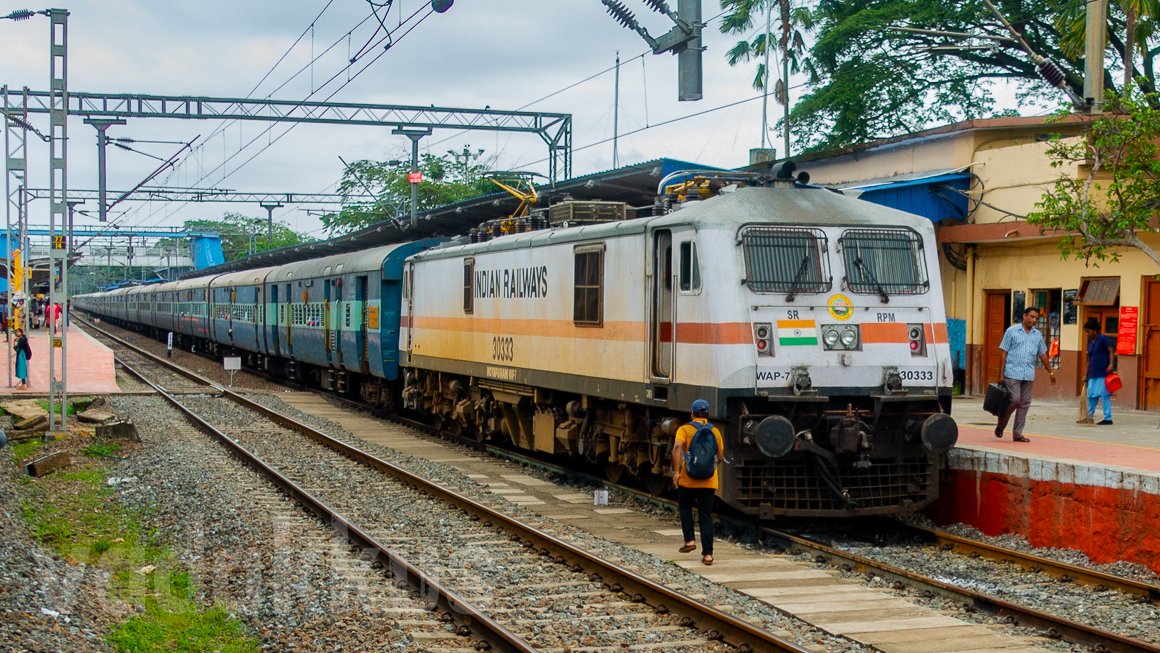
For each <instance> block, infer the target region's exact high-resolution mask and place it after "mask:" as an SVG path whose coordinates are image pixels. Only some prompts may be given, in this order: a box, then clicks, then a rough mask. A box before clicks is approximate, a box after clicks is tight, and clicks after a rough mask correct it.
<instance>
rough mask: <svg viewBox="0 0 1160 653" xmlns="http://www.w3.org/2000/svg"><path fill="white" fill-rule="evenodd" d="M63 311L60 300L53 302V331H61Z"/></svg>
mask: <svg viewBox="0 0 1160 653" xmlns="http://www.w3.org/2000/svg"><path fill="white" fill-rule="evenodd" d="M61 311H62V309H61V307H60V303H59V302H56V303H53V305H52V332H53V333H60V314H61Z"/></svg>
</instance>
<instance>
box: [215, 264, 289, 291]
mask: <svg viewBox="0 0 1160 653" xmlns="http://www.w3.org/2000/svg"><path fill="white" fill-rule="evenodd" d="M273 269H274V268H255V269H253V270H242V271H241V272H228V273H226V274H219V275H218V276H216V277H213V280H212V281H211V282H210V286H211V287H213V288H222V287H228V286H257V285H261V284H263V283H265V282H266V275H267V274H269V273H270V272H271V271H272V270H273Z"/></svg>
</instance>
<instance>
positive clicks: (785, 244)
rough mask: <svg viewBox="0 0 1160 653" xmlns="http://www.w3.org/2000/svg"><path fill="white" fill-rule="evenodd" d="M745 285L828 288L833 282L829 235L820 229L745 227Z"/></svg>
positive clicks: (772, 289) (771, 289)
mask: <svg viewBox="0 0 1160 653" xmlns="http://www.w3.org/2000/svg"><path fill="white" fill-rule="evenodd" d="M740 243H741V247H742V251H743V254H744V256H745V285H746V286H748V287H749V289H750V290H751V291H753V292H756V293H785V294H786V299H787V300H788V301H793V298H794V296H796V295H797V294H799V293H820V292H826V291H828V290H829V289H830V286H831V285H832V280H831V278H830V267H829V260H828V258H827V257H826V256H825V252H826V251H827V244H826V243H827V241H826V235H825V233H823V232H822V231H821V230H820V229H784V228H780V227H756V226H754V227H744V228H742V230H741V233H740Z"/></svg>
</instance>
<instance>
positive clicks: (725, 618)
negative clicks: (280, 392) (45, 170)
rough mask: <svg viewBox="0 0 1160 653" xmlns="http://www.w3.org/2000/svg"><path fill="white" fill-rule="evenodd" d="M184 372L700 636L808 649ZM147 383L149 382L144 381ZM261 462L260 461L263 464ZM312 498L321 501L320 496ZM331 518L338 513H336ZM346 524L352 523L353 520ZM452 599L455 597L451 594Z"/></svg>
mask: <svg viewBox="0 0 1160 653" xmlns="http://www.w3.org/2000/svg"><path fill="white" fill-rule="evenodd" d="M90 326H91V325H90ZM91 328H93V329H94V330H96V331H99V332H101V333H102V334H103V335H104V336H105V337H107V338H110V339H112V340H114V341H116V342H118V343H119V344H121V345H122V346H125V347H128V348H130V349H132V350H134V351H136V352H138V353H139V354H141V355H143V356H145V357H147V358H149V359H151V360H152V361H154V362H156V363H158V364H160V365H163V366H166V367H171V368H176V367H180V366H178V365H177V364H176V363H173V362H172V361H169V360H166V359H164V358H162V357H160V356H157V355H156V354H153V353H152V352H149V351H146V350H144V349H141V348H140V347H137V346H136V345H133V344H132V343H129V342H127V341H125V340H122V339H121V338H118V337H117V336H114V335H112V334H110V333H109V332H107V331H105V330H103V329H100V328H99V327H92V326H91ZM122 365H124V363H122ZM184 374H185V375H186V376H188V377H190V378H198V379H201V381H202V382H203V383H205V384H206V385H209V386H212V387H214V388H215V389H219V390H220V392H221V394H222V396H223V397H226V398H229V399H231V400H232V401H234V402H236V403H238V404H240V405H242V406H245V407H246V408H249V409H251V410H254V411H257V412H259V413H261V414H262V415H264V416H266V417H267V418H269V419H270V420H272V421H274V422H276V423H278V424H279V425H281V426H283V427H284V428H288V429H291V430H293V431H296V432H298V433H300V434H302V435H304V436H306V437H308V438H310V439H312V440H314V441H316V442H318V443H319V444H322V445H323V446H326V447H329V448H331V449H333V450H335V451H337V452H338V453H341V454H342V455H344V456H346V457H348V458H350V459H351V460H354V461H356V462H359V463H362V464H364V465H367V466H368V467H370V468H372V469H375V470H377V471H380V472H383V473H386V474H389V475H391V476H393V477H395V478H396V479H398V480H400V481H403V482H405V483H407V484H409V485H411V486H412V487H415V488H417V489H419V490H421V491H423V492H425V493H427V494H430V495H431V496H434V497H435V498H437V499H439V500H441V501H444V502H446V503H449V504H451V505H454V506H456V507H458V508H460V509H461V510H463V511H465V512H467V513H469V514H474V515H476V516H478V517H479V518H480V519H481V521H483V522H484V523H485V524H486V523H488V522H492V523H496V524H499V525H500V527H501V528H502V529H504V530H506V531H508V532H509V533H513V534H516V535H517V536H518V537H519V538H520V539H521V540H522V541H523V542H525V543H527V544H529V545H530V546H534V547H536V548H538V549H539V550H540V552H541V553H543V554H545V555H550V556H553V557H554V558H555V559H556V561H557V562H560V563H567V564H571V565H573V567H574V568H576V569H588V570H590V571H591V572H593V573H596V574H599V575H600V577H601V578H602V579H603V580H604V582H605V584H606V585H607V586H608V587H609V588H610V589H612V590H613V591H623V592H625V593H626V594H629V595H630V597H631V599H632V600H633V601H636V602H643V603H646V604H648V605H650V606H653V607H654V608H655V609H656V611H657V612H658V613H665V612H673V613H677V614H680V615H682V616H684V617H686V618H689V619H691V620H692V622H693V623H696V624H698V625H700V626H701V630H702V632H703V634H704V635H705V637H706V639H711V640H720V641H722V642H724V643H726V644H729V645H731V646H733V647H734V648H737V649H738V650H740V651H742V652H744V653H749V652H753V651H789V652H791V653H808V652H809V651H810V649H808V648H803V647H800V646H798V645H796V644H794V643H793V642H789V641H787V640H784V639H782V638H780V637H777V636H776V635H773V634H772V633H769V632H766V631H764V630H762V629H760V628H758V627H756V626H754V625H752V624H750V623H747V622H745V621H742V620H741V619H738V618H736V617H734V616H732V615H729V614H726V613H724V612H721V611H720V610H717V609H716V608H714V607H712V606H709V605H706V604H704V603H701V602H699V601H696V600H694V599H692V598H689V597H687V596H685V595H683V594H680V593H678V592H674V591H672V590H670V589H668V588H667V587H665V586H663V585H661V584H659V583H656V582H654V581H652V580H649V579H648V578H645V577H644V576H641V575H639V574H637V573H635V572H633V571H631V570H629V569H626V568H624V567H621V566H620V565H617V564H616V563H613V562H611V561H608V560H604V559H602V558H600V557H598V556H595V555H593V554H591V553H589V552H587V551H585V550H583V549H580V548H578V547H575V546H573V545H571V544H568V543H567V542H564V541H563V540H560V539H558V538H556V537H555V536H553V535H550V534H548V533H545V532H543V531H541V530H539V529H537V528H535V527H533V526H530V525H528V524H524V523H523V522H520V521H519V520H517V519H515V518H512V517H509V516H507V515H505V514H503V513H501V512H499V511H497V510H494V509H492V508H489V507H488V506H485V505H483V504H481V503H478V502H476V501H474V500H472V499H470V498H468V497H466V496H463V495H461V494H459V493H457V492H454V491H452V490H449V489H447V488H445V487H442V486H440V485H438V484H437V483H434V482H432V481H429V480H427V479H425V478H423V477H421V476H419V475H417V474H413V473H411V472H409V471H407V470H405V469H403V468H401V467H399V466H397V465H394V464H392V463H390V462H387V461H385V460H383V459H381V458H378V457H376V456H374V455H373V454H371V453H368V452H366V451H363V450H362V449H359V448H358V447H355V446H353V445H350V444H347V443H345V442H342V441H341V440H338V439H336V438H333V437H331V436H329V435H327V434H325V433H323V432H321V431H319V430H318V429H315V428H314V427H312V426H310V425H308V424H305V423H303V422H300V421H298V420H296V419H294V418H291V417H288V416H286V415H283V414H281V413H279V412H277V411H276V410H274V409H272V408H268V407H266V406H263V405H262V404H260V403H257V402H255V401H253V400H251V399H249V398H248V397H245V396H243V395H241V394H238V393H237V392H234V391H232V390H229V389H226V388H222V387H221V386H220V385H218V384H217V383H214V382H213V381H211V380H209V379H205V378H203V377H200V376H199V375H197V374H195V373H193V372H190V371H188V370H186V371H185V372H184ZM145 382H146V383H149V381H148V380H145ZM150 385H153V384H151V383H150ZM153 387H154V388H156V389H157V391H158V392H160V393H162V394H163V395H165V396H166V398H167V399H169V401H171V402H172V403H174V405H177V406H179V408H181V410H182V411H183V412H185V413H186V414H188V415H192V413H189V411H188V409H186V408H184V407H183V406H180V404H179V403H178V402H177V399H176V398H173V397H170V396H169V395H168V394H166V393H165V392H164V391H163V390H162V389H160V388H159V387H157V386H155V385H154V386H153ZM194 419H195V423H198V424H203V425H204V427H205V428H207V429H211V430H213V432H214V433H215V434H217V433H218V432H217V431H216V429H213V427H212V426H209V425H208V424H205V423H204V422H202V421H201V420H200V418H194ZM217 437H219V438H223V439H224V441H226V442H228V443H229V446H230V447H231V448H235V449H237V450H239V451H245V450H244V449H242V448H241V446H240V445H238V444H237V443H236V442H234V441H233V440H231V439H230V438H229V437H228V436H225V435H224V434H220V435H217ZM245 455H248V456H251V457H252V454H249V453H248V452H246V454H245ZM255 460H256V459H255ZM262 466H263V467H265V465H264V464H263V465H262ZM275 473H276V472H275ZM283 482H284V483H290V481H288V480H283V481H280V482H279V484H281V483H283ZM303 492H304V491H303ZM295 494H297V492H295ZM307 496H308V495H307ZM310 502H311V503H313V502H318V501H317V500H316V499H313V498H311V499H310ZM318 503H319V504H320V505H321V502H318ZM325 510H329V508H325ZM336 519H341V518H340V517H336ZM336 523H338V522H336ZM341 523H342V524H343V526H344V527H345V525H346V524H347V522H346V520H345V519H342V521H341ZM351 528H352V529H353V525H352V526H351ZM351 532H352V533H355V532H356V531H354V530H351ZM357 533H358V537H359V538H365V539H366V540H367V541H368V542H370V538H369V536H368V535H366V534H364V533H362V531H357ZM367 546H369V547H371V548H374V549H376V550H380V551H384V550H383V549H380V548H379V546H378V545H374V544H369V543H368V544H367ZM384 554H385V555H386V556H387V559H388V560H394V559H395V558H397V554H394V553H392V552H385V551H384ZM422 578H424V579H425V578H426V577H425V576H423V577H422ZM425 582H426V583H427V584H428V585H430V586H435V584H434V581H431V580H430V579H426V580H425ZM457 601H461V600H459V599H457ZM455 605H462V603H456V604H455ZM485 618H486V617H484V616H483V615H482V614H480V615H479V617H477V619H485ZM517 650H518V649H517Z"/></svg>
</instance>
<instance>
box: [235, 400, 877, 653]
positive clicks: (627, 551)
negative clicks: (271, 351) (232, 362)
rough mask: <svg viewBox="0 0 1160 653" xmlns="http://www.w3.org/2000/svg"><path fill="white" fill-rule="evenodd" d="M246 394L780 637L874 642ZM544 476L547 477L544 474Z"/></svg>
mask: <svg viewBox="0 0 1160 653" xmlns="http://www.w3.org/2000/svg"><path fill="white" fill-rule="evenodd" d="M248 396H249V398H250V399H253V400H255V401H258V402H260V403H262V404H264V405H266V406H270V407H273V408H276V409H277V410H278V411H279V412H280V413H282V414H283V415H287V416H289V417H292V418H294V419H297V420H299V421H301V422H303V423H306V424H309V425H311V426H314V427H316V428H319V429H321V430H323V431H324V432H325V433H327V434H328V435H331V436H333V437H336V438H339V439H341V440H343V441H345V442H347V443H349V444H352V445H355V446H357V447H359V448H360V449H362V450H364V451H367V452H369V453H373V454H374V455H376V456H378V457H380V458H382V459H383V460H386V461H388V462H390V463H393V464H396V465H398V466H400V467H403V468H404V469H407V470H408V471H410V472H412V473H414V474H417V475H419V476H422V477H423V478H427V479H430V480H434V481H436V482H438V483H439V484H440V485H442V486H444V487H447V488H449V489H451V490H453V491H455V492H458V493H460V494H462V495H464V496H467V497H469V498H471V499H473V500H475V501H477V502H479V503H482V504H484V505H487V506H489V507H492V508H495V509H497V510H500V511H502V512H504V513H505V514H508V515H510V516H512V517H514V518H516V519H519V520H520V521H523V522H524V523H527V524H530V525H532V526H534V527H536V528H538V529H540V530H543V531H546V532H549V533H552V534H553V535H555V536H556V537H559V538H561V539H563V540H565V541H567V542H569V543H570V544H573V545H574V546H577V547H579V548H582V549H584V550H586V551H589V552H591V553H593V554H595V555H598V556H600V557H602V558H605V559H608V560H611V561H614V562H616V563H617V564H619V565H621V566H623V567H626V568H628V569H631V570H633V571H635V572H637V573H639V574H641V575H643V576H646V577H648V578H650V579H651V580H653V581H655V582H659V583H661V584H663V585H665V586H667V587H669V588H671V589H673V590H675V591H679V592H682V593H685V594H689V595H695V596H698V597H701V598H700V600H701V601H703V602H705V603H708V604H710V605H714V606H719V607H721V609H723V610H725V611H726V612H728V613H729V614H732V615H734V616H737V617H739V618H743V619H748V620H751V621H752V622H754V623H757V624H760V625H761V627H762V628H764V629H766V630H768V631H769V632H772V633H774V634H777V635H778V636H779V637H783V638H785V639H788V640H791V641H794V642H797V643H798V644H800V645H805V646H809V647H811V648H813V649H815V650H818V651H853V652H857V651H869V650H872V649H871V648H870V647H866V646H863V645H861V644H859V643H858V642H854V641H851V640H848V639H845V638H843V637H839V636H834V635H830V634H829V633H826V632H824V631H822V630H819V629H817V628H815V627H813V626H812V625H810V624H808V623H805V622H803V621H801V620H798V619H793V618H791V617H787V616H786V615H783V614H781V613H780V612H777V611H776V610H775V609H774V608H773V607H772V606H770V605H769V604H767V603H764V602H762V601H760V600H758V599H755V598H753V597H750V596H747V595H745V594H741V593H739V592H736V591H733V590H731V589H729V588H727V587H724V586H722V585H719V584H717V583H714V582H712V581H709V580H707V579H705V578H703V577H701V576H699V575H697V574H693V573H690V572H688V571H685V570H684V569H682V568H680V567H678V566H675V565H673V564H671V563H669V562H667V561H665V560H662V559H660V558H657V557H655V556H653V555H649V554H647V553H643V552H641V551H637V550H636V549H632V548H629V547H625V546H622V545H620V544H617V543H615V542H610V541H608V540H605V539H603V538H599V537H596V536H593V535H592V534H590V533H587V532H585V531H584V530H582V529H580V528H577V527H575V526H573V525H571V524H566V523H562V522H559V521H555V520H552V519H550V518H546V517H542V516H540V515H538V514H536V513H535V512H533V511H531V510H529V509H526V508H523V507H521V506H518V505H515V504H512V503H510V502H508V501H506V500H503V499H502V498H499V497H497V496H496V495H495V494H493V493H491V492H490V491H489V490H488V489H487V488H486V487H484V486H481V485H480V484H478V483H477V482H476V481H474V480H472V479H471V478H468V477H467V476H466V475H465V474H463V473H462V472H461V471H459V470H458V469H456V468H455V467H452V466H451V465H448V464H445V463H436V462H431V461H428V460H424V459H421V458H416V457H413V456H408V455H405V454H401V453H399V452H397V451H394V450H392V449H389V448H386V447H383V446H381V445H378V444H375V443H371V442H367V441H364V440H362V439H360V438H358V437H357V436H354V435H352V434H351V433H349V432H347V431H344V430H343V429H342V428H341V427H339V426H338V425H336V424H334V423H333V422H330V421H329V420H325V419H321V418H318V417H316V416H313V415H309V414H305V413H302V412H301V411H299V410H297V409H295V408H294V407H292V406H288V405H287V404H285V403H284V402H282V401H281V400H280V399H278V398H277V397H275V396H270V395H264V394H259V393H254V394H252V395H248ZM384 427H385V428H406V427H404V426H397V425H384ZM275 454H277V452H275ZM524 471H525V472H526V473H528V474H531V475H538V474H537V470H535V469H533V468H525V470H524ZM540 476H541V477H543V475H540ZM550 480H551V479H550Z"/></svg>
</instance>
